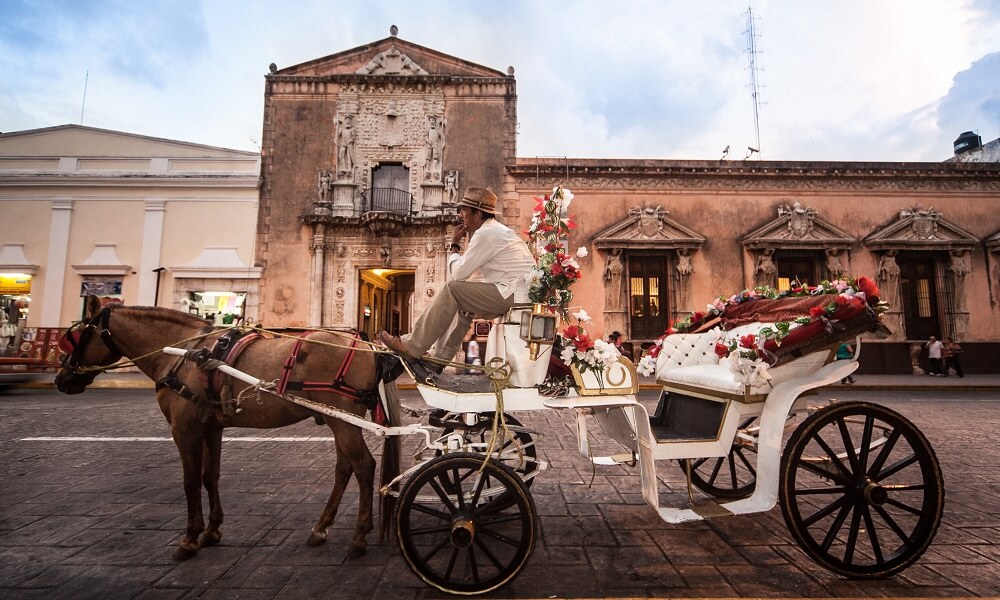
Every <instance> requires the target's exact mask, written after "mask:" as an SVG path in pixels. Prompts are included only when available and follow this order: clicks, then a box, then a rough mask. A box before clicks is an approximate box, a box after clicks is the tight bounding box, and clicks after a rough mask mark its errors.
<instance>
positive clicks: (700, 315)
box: [691, 311, 705, 323]
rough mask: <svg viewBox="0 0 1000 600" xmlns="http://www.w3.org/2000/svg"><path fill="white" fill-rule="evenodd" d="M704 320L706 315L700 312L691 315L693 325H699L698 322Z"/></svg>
mask: <svg viewBox="0 0 1000 600" xmlns="http://www.w3.org/2000/svg"><path fill="white" fill-rule="evenodd" d="M704 318H705V313H703V312H701V311H698V312H696V313H694V314H693V315H691V322H692V323H697V322H698V321H701V320H702V319H704Z"/></svg>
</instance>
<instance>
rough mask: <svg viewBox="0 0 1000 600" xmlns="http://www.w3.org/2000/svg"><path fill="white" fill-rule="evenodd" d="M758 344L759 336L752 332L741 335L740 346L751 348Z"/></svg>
mask: <svg viewBox="0 0 1000 600" xmlns="http://www.w3.org/2000/svg"><path fill="white" fill-rule="evenodd" d="M756 345H757V337H756V336H754V334H752V333H748V334H746V335H744V336H742V337H740V347H742V348H750V349H751V350H752V349H753V348H754V347H755V346H756Z"/></svg>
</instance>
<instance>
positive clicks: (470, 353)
mask: <svg viewBox="0 0 1000 600" xmlns="http://www.w3.org/2000/svg"><path fill="white" fill-rule="evenodd" d="M465 364H467V365H481V364H483V363H482V361H481V360H480V359H479V342H477V341H476V338H470V339H469V343H468V344H467V345H466V346H465ZM476 372H477V369H466V370H465V374H466V375H472V374H473V373H476Z"/></svg>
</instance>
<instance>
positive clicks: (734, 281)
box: [256, 35, 1000, 372]
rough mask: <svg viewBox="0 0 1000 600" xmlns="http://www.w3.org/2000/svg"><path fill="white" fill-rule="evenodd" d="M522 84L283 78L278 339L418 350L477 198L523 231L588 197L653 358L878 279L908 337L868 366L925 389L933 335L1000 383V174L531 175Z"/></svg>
mask: <svg viewBox="0 0 1000 600" xmlns="http://www.w3.org/2000/svg"><path fill="white" fill-rule="evenodd" d="M516 130H517V119H516V88H515V81H514V77H513V69H512V68H511V69H508V71H507V73H502V72H500V71H496V70H493V69H490V68H487V67H483V66H479V65H475V64H472V63H469V62H467V61H464V60H461V59H458V58H455V57H451V56H447V55H443V54H441V53H439V52H436V51H434V50H431V49H429V48H424V47H422V46H419V45H416V44H413V43H410V42H406V41H404V40H401V39H398V38H397V37H396V36H395V35H393V36H391V37H389V38H386V39H383V40H380V41H378V42H374V43H372V44H369V45H366V46H362V47H359V48H354V49H352V50H348V51H345V52H341V53H338V54H334V55H331V56H328V57H325V58H321V59H317V60H314V61H311V62H308V63H304V64H301V65H296V66H292V67H288V68H284V69H280V70H278V69H276V68H273V69H272V72H271V74H270V75H268V76H267V83H266V91H265V115H264V135H263V139H264V149H263V156H262V174H263V184H262V187H261V200H260V211H259V215H258V232H257V242H256V264H257V266H260V267H263V277H262V279H261V282H260V286H261V306H260V318H261V320H262V321H263V322H264V323H265V324H266V325H272V326H300V325H323V326H333V327H357V328H359V329H361V330H364V331H367V332H368V333H376V332H377V331H378V330H380V329H387V330H389V331H392V332H405V331H408V330H409V328H410V324H411V322H412V319H413V318H414V317H415V316H416V315H419V314H420V312H421V311H422V310H423V309H424V308H425V307H426V306H427V305H429V303H430V301H431V300H432V299H433V297H434V294H435V293H436V290H437V288H438V287H439V286H440V284H441V283H443V282H444V265H445V260H446V252H445V251H446V246H445V242H446V240H448V239H449V232H450V228H451V227H453V226H454V224H455V223H457V218H456V216H455V202H456V200H457V199H458V198H460V197H461V194H462V192H463V191H464V189H465V187H467V186H469V185H482V186H486V187H490V188H492V189H493V190H494V191H495V192H497V194H498V196H500V200H501V212H502V214H501V215H500V220H501V221H502V222H503V223H505V224H507V225H508V226H511V227H513V228H516V229H518V230H521V231H523V230H524V229H526V228H527V227H528V224H529V223H530V220H531V211H532V209H533V207H534V205H535V201H534V198H535V197H536V196H540V195H542V194H545V193H548V192H549V191H550V190H551V189H552V188H553V187H554V186H555V185H564V186H566V187H568V188H570V189H571V190H572V191H573V192H574V194H575V196H576V199H575V200H574V203H573V206H572V209H571V210H572V212H573V214H574V217H575V220H576V222H577V224H578V227H577V229H575V230H574V232H573V239H572V240H571V245H572V246H573V247H576V246H587V247H588V248H589V249H590V254H589V256H588V257H587V258H584V259H582V260H581V261H580V262H581V265H582V268H583V272H584V277H583V279H582V281H581V282H580V283H579V284H577V287H576V288H575V289H574V292H575V297H576V301H577V303H579V304H580V305H582V306H583V307H585V308H586V309H587V311H588V312H589V313H590V314H591V315H592V316H593V317H594V321H595V322H594V323H593V325H592V329H593V330H594V331H593V332H592V333H594V334H605V335H606V334H607V333H609V332H611V331H613V330H617V331H620V332H623V333H624V334H625V336H626V337H627V338H628V339H629V340H630V341H631V343H632V344H633V345H634V346H639V345H642V344H646V343H649V342H651V341H652V340H655V339H656V338H657V337H658V336H659V335H660V334H661V333H662V332H663V330H664V329H665V328H667V327H668V326H669V325H670V324H671V323H673V322H674V321H675V320H677V319H679V318H683V317H684V316H686V315H688V314H690V313H691V312H692V311H695V310H701V309H704V306H705V304H706V302H707V301H709V300H711V299H712V298H714V297H716V296H718V295H719V294H723V293H724V294H731V293H734V292H736V291H739V290H741V289H743V288H744V287H749V286H753V285H772V286H776V287H779V288H783V287H787V286H789V285H792V282H794V281H801V282H813V283H815V282H817V281H819V280H821V279H826V278H833V277H836V276H839V275H851V274H867V275H870V276H873V277H875V278H876V279H877V280H878V282H879V284H880V286H881V287H882V289H883V295H884V296H885V298H886V299H887V300H889V302H890V303H891V304H892V305H893V308H892V310H891V312H890V313H889V315H888V320H889V324H890V327H891V328H892V329H893V331H894V334H893V336H892V337H891V338H889V339H888V340H878V341H876V343H872V344H866V345H865V347H864V348H865V350H864V355H863V368H865V369H866V370H869V371H887V372H909V371H910V370H913V369H919V364H918V363H919V362H920V358H919V350H920V347H921V343H922V341H923V340H926V338H927V337H928V336H929V335H936V336H939V337H944V336H951V337H954V338H956V339H959V340H961V341H963V342H964V343H965V344H966V345H967V347H968V346H969V345H970V344H971V345H973V346H975V347H976V349H978V350H981V352H976V353H975V355H976V357H977V358H973V356H972V353H969V355H968V356H969V358H968V359H967V361H966V362H968V363H970V364H969V365H968V366H969V367H970V370H973V371H974V370H976V369H977V368H979V367H977V366H976V365H974V364H971V363H975V362H976V361H977V360H978V361H980V362H981V363H982V365H981V369H984V370H989V368H990V367H989V366H988V363H989V361H990V359H989V357H990V356H992V357H993V359H994V360H993V366H992V370H993V371H996V370H997V368H998V366H997V365H998V364H1000V360H998V356H1000V354H998V347H1000V344H998V343H997V342H998V340H1000V319H998V318H997V317H998V311H997V302H998V301H1000V217H998V216H997V215H1000V164H998V163H996V162H992V163H991V162H977V163H973V162H959V161H949V162H942V163H857V162H792V161H781V162H764V161H722V162H720V161H683V160H593V159H559V160H554V159H525V158H517V157H516V148H515V139H516Z"/></svg>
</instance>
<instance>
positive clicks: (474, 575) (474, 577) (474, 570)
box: [467, 546, 479, 583]
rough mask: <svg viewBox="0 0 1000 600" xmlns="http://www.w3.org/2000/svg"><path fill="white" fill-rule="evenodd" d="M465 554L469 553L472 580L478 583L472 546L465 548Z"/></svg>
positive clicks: (477, 570)
mask: <svg viewBox="0 0 1000 600" xmlns="http://www.w3.org/2000/svg"><path fill="white" fill-rule="evenodd" d="M467 552H468V553H469V568H470V569H472V580H473V581H475V582H476V583H479V565H478V564H477V563H476V553H475V552H474V551H473V549H472V546H469V547H468V548H467Z"/></svg>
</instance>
